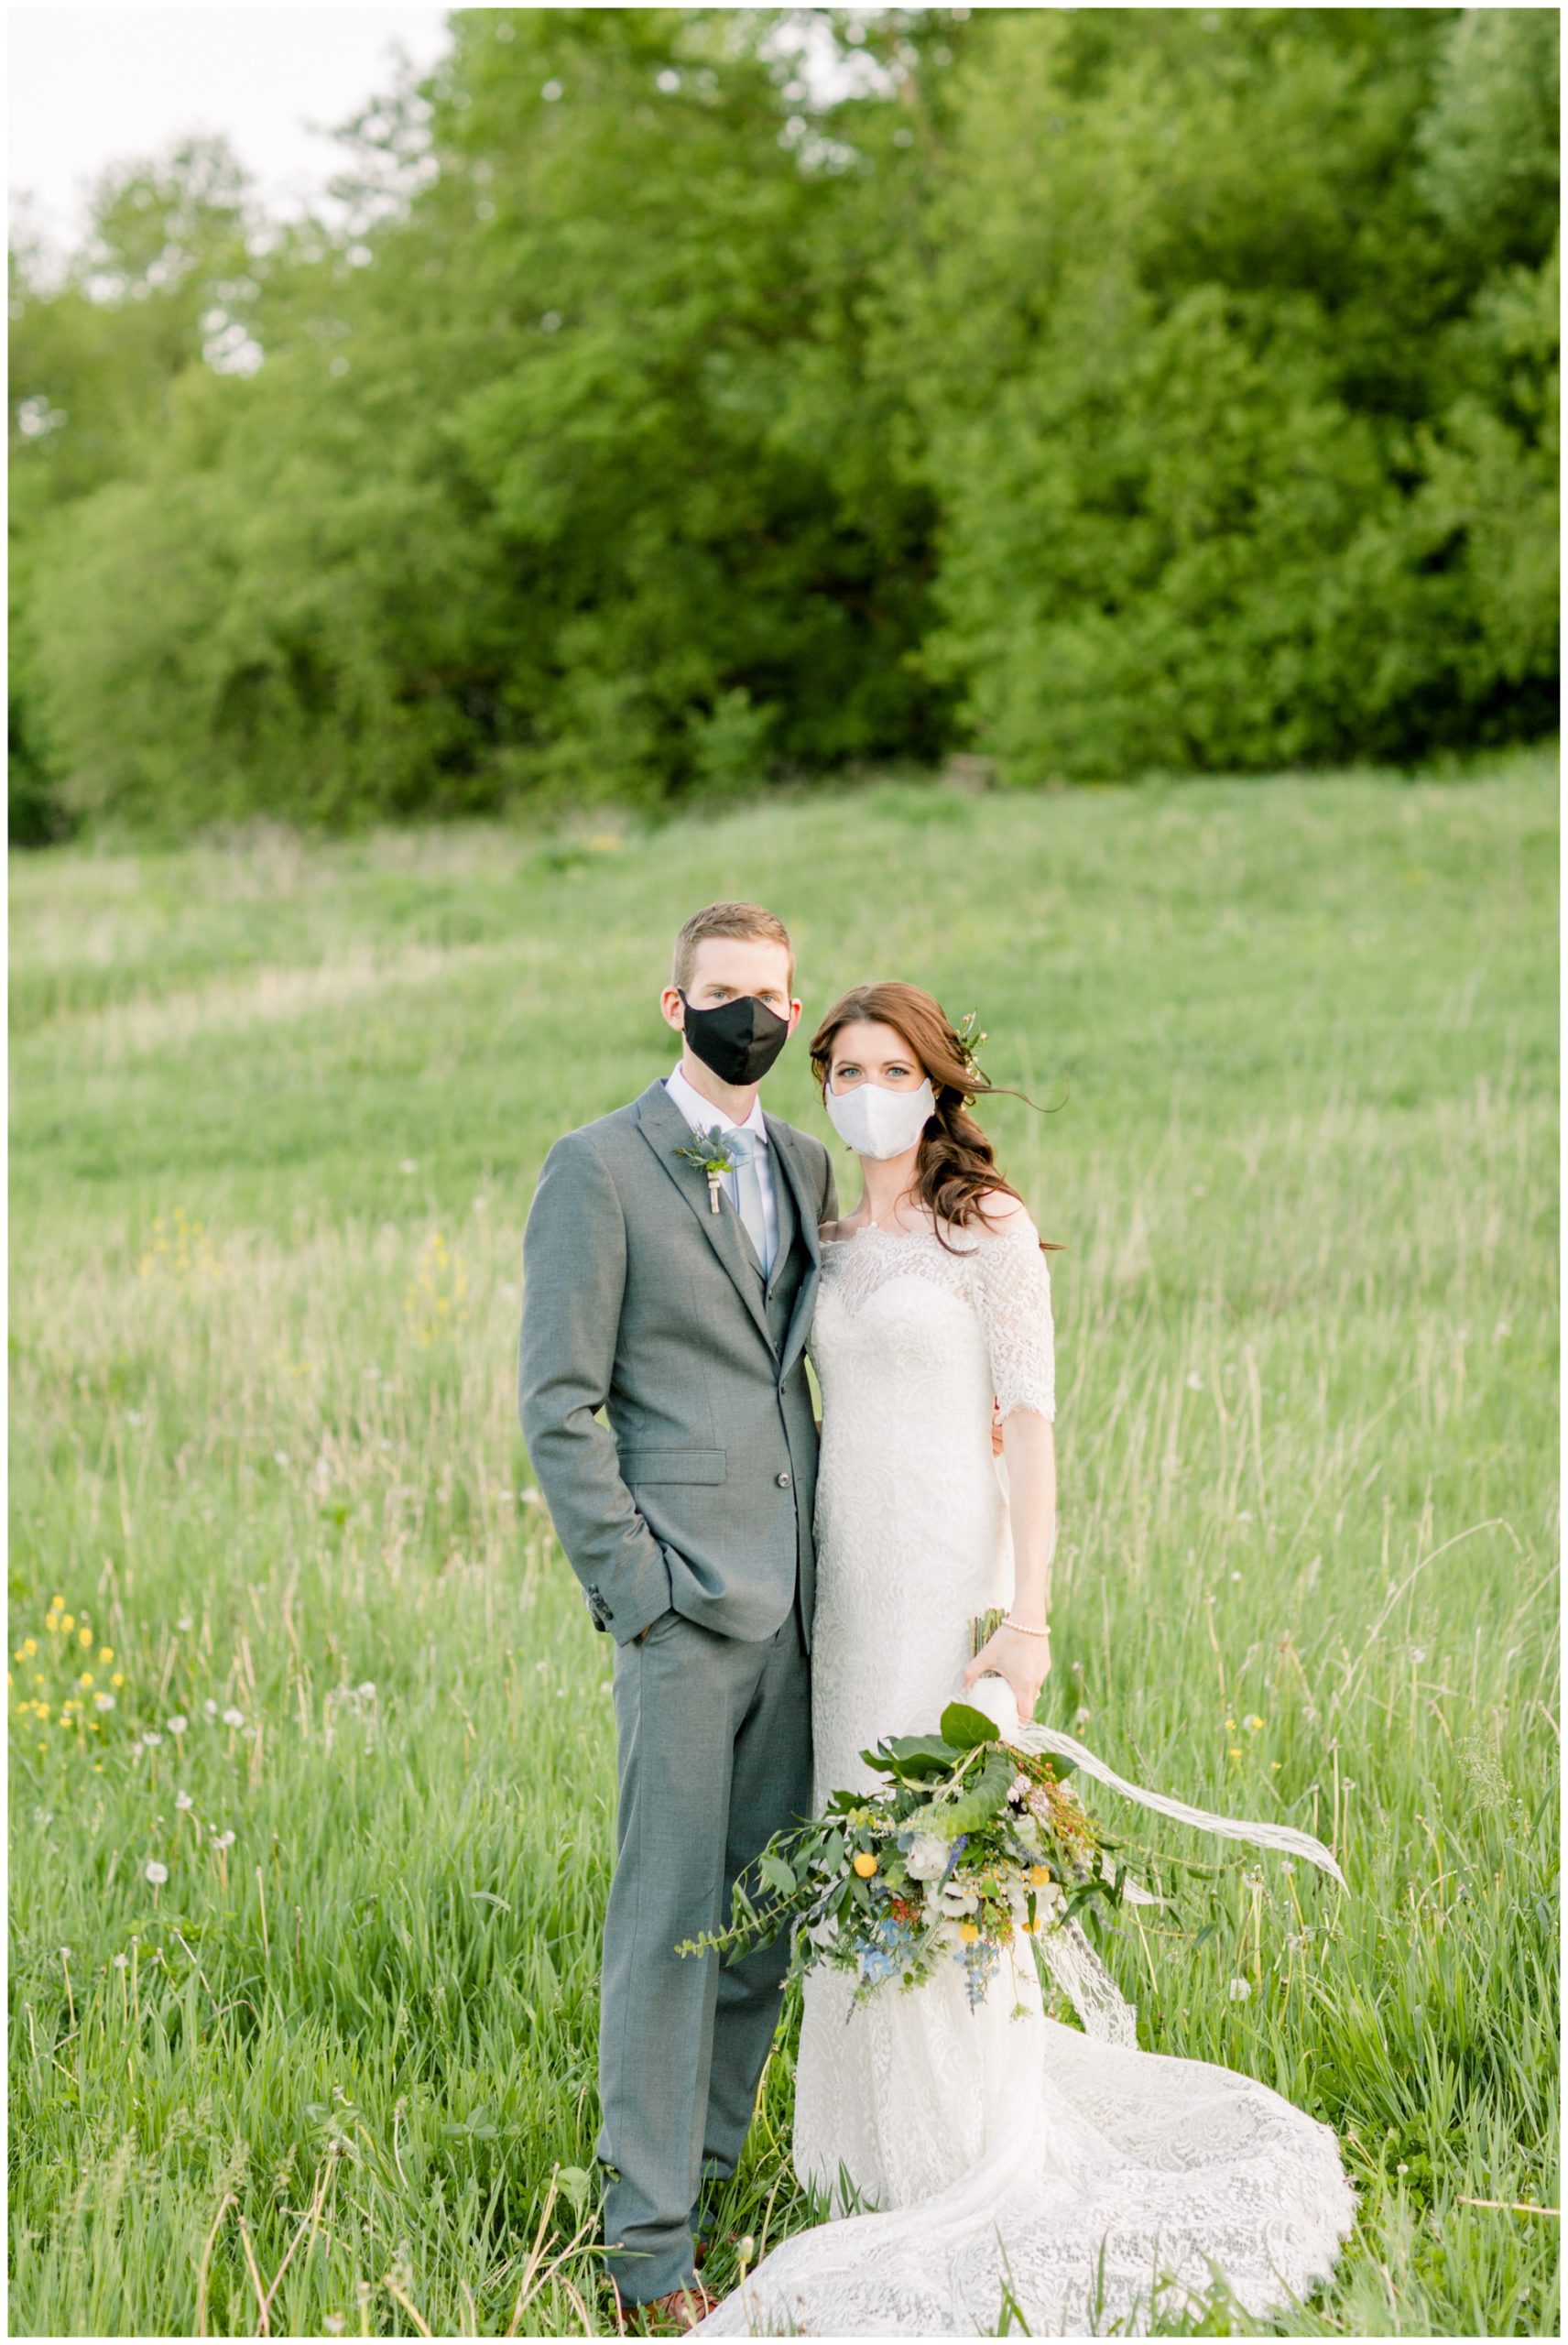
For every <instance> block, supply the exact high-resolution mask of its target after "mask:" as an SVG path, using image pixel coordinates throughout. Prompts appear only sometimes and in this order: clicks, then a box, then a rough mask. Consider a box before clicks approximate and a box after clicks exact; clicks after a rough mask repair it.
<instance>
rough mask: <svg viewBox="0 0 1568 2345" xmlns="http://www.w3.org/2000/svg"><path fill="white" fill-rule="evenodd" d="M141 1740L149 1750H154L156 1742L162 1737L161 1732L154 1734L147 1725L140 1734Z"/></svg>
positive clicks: (156, 1745)
mask: <svg viewBox="0 0 1568 2345" xmlns="http://www.w3.org/2000/svg"><path fill="white" fill-rule="evenodd" d="M142 1740H143V1741H144V1742H145V1743H146V1744H147V1749H148V1750H149V1751H156V1750H157V1749H158V1744H159V1743H160V1742H161V1741H162V1740H163V1737H162V1735H161V1734H155V1733H154V1732H153V1730H152V1729H151V1727H150V1726H149V1727H148V1728H147V1731H146V1733H145V1734H144V1735H143V1736H142Z"/></svg>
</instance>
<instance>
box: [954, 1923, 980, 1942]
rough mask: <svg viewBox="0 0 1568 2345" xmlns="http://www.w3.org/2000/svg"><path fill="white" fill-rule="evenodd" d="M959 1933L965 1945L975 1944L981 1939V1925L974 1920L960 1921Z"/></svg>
mask: <svg viewBox="0 0 1568 2345" xmlns="http://www.w3.org/2000/svg"><path fill="white" fill-rule="evenodd" d="M958 1935H959V1936H960V1937H961V1938H962V1939H963V1941H964V1945H965V1946H974V1945H975V1943H976V1942H977V1940H978V1939H979V1936H980V1931H979V1926H978V1925H977V1924H976V1923H974V1922H960V1924H959V1925H958Z"/></svg>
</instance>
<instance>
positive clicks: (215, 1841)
mask: <svg viewBox="0 0 1568 2345" xmlns="http://www.w3.org/2000/svg"><path fill="white" fill-rule="evenodd" d="M212 1846H213V1848H214V1849H232V1848H233V1847H234V1834H233V1833H232V1832H214V1833H213V1835H212Z"/></svg>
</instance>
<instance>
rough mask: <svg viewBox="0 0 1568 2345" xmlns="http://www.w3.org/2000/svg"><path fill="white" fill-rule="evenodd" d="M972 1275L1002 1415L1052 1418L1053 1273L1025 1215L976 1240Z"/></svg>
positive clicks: (976, 1307)
mask: <svg viewBox="0 0 1568 2345" xmlns="http://www.w3.org/2000/svg"><path fill="white" fill-rule="evenodd" d="M969 1276H970V1282H971V1283H970V1293H971V1295H972V1296H973V1298H974V1303H975V1310H976V1311H977V1312H978V1313H979V1314H980V1324H981V1325H982V1326H983V1327H984V1328H985V1343H986V1347H987V1348H988V1350H989V1352H990V1355H991V1375H992V1380H993V1381H994V1382H995V1385H996V1399H997V1401H998V1402H999V1403H1000V1406H1001V1411H1002V1414H1003V1416H1004V1417H1007V1416H1010V1415H1011V1414H1012V1412H1013V1411H1014V1410H1015V1409H1036V1410H1038V1411H1039V1412H1040V1415H1041V1416H1042V1417H1054V1416H1055V1414H1056V1349H1055V1340H1054V1330H1053V1328H1052V1325H1051V1274H1050V1272H1049V1271H1047V1269H1046V1266H1045V1256H1044V1255H1043V1254H1042V1253H1041V1252H1040V1238H1039V1236H1038V1234H1037V1233H1036V1231H1035V1229H1034V1227H1033V1226H1032V1224H1031V1223H1030V1222H1029V1218H1028V1216H1025V1215H1023V1214H1019V1215H1018V1216H1017V1217H1016V1218H1015V1219H1014V1220H1012V1221H1010V1222H1008V1223H1007V1226H1006V1227H1004V1228H1002V1229H999V1230H997V1231H996V1233H995V1235H993V1236H985V1237H977V1238H976V1239H975V1247H974V1250H973V1253H972V1256H971V1267H970V1272H969Z"/></svg>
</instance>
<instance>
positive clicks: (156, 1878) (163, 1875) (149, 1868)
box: [142, 1857, 169, 1889]
mask: <svg viewBox="0 0 1568 2345" xmlns="http://www.w3.org/2000/svg"><path fill="white" fill-rule="evenodd" d="M142 1871H143V1873H144V1874H145V1875H146V1877H147V1880H148V1881H151V1883H152V1885H153V1887H154V1888H155V1889H161V1888H162V1886H163V1884H164V1882H165V1881H167V1880H168V1879H169V1867H168V1866H167V1865H160V1864H159V1862H158V1859H157V1858H156V1857H149V1858H148V1859H147V1862H146V1864H145V1865H144V1866H143V1867H142Z"/></svg>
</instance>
